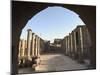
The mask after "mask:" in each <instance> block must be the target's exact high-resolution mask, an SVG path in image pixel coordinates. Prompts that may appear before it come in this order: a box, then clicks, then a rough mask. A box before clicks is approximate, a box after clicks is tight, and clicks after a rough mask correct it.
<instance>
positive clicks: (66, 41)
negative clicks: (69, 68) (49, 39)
mask: <svg viewBox="0 0 100 75" xmlns="http://www.w3.org/2000/svg"><path fill="white" fill-rule="evenodd" d="M65 44H66V45H65V46H66V54H67V36H66V37H65Z"/></svg>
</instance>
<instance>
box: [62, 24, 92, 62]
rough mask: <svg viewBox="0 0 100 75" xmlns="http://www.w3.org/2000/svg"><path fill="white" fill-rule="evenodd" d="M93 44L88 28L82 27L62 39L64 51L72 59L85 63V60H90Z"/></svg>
mask: <svg viewBox="0 0 100 75" xmlns="http://www.w3.org/2000/svg"><path fill="white" fill-rule="evenodd" d="M91 43H92V42H91V38H90V34H89V32H88V29H87V27H86V26H85V25H80V26H77V27H76V28H75V29H74V30H73V31H72V32H71V33H69V35H67V36H65V37H64V38H63V39H62V49H63V50H64V51H65V54H66V55H68V56H70V57H71V58H72V59H77V60H78V62H80V63H83V62H84V60H85V59H90V58H89V55H90V54H89V52H90V48H91Z"/></svg>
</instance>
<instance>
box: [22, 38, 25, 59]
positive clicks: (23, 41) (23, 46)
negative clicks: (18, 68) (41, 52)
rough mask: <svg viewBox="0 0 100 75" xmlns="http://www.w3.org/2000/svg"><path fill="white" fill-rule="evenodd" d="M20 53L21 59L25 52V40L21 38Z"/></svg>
mask: <svg viewBox="0 0 100 75" xmlns="http://www.w3.org/2000/svg"><path fill="white" fill-rule="evenodd" d="M21 50H22V53H21V56H22V59H23V58H24V54H25V40H24V39H23V40H22V49H21Z"/></svg>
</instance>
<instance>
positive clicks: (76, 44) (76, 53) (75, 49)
mask: <svg viewBox="0 0 100 75" xmlns="http://www.w3.org/2000/svg"><path fill="white" fill-rule="evenodd" d="M74 46H75V47H74V49H75V59H76V58H77V44H76V32H75V31H74Z"/></svg>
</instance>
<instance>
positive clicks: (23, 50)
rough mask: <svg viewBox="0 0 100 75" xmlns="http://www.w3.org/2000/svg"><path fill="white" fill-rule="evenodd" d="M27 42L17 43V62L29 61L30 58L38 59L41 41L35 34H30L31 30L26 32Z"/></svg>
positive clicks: (22, 40)
mask: <svg viewBox="0 0 100 75" xmlns="http://www.w3.org/2000/svg"><path fill="white" fill-rule="evenodd" d="M27 32H28V34H27V40H24V39H21V40H20V41H19V54H18V57H19V61H20V60H23V61H24V60H26V59H27V60H30V61H32V57H34V56H35V57H40V51H41V48H43V47H41V43H42V42H43V40H42V39H41V38H40V37H39V36H38V35H35V33H32V30H31V29H28V30H27Z"/></svg>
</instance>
